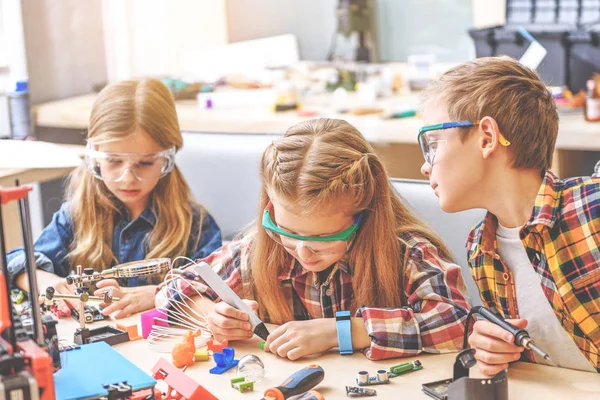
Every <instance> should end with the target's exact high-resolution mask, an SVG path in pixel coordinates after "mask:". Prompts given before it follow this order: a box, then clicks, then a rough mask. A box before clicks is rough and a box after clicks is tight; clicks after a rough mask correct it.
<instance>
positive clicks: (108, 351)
mask: <svg viewBox="0 0 600 400" xmlns="http://www.w3.org/2000/svg"><path fill="white" fill-rule="evenodd" d="M60 361H61V363H62V368H61V369H60V370H58V371H56V373H55V374H54V392H55V395H56V400H71V399H89V398H96V397H100V396H107V395H108V391H107V390H106V389H104V387H103V386H102V385H105V384H111V383H120V382H123V381H127V383H128V384H129V385H131V387H132V390H133V391H137V390H142V389H148V388H151V387H154V385H155V384H156V380H154V378H152V377H151V376H150V375H148V374H147V373H145V372H144V371H142V370H141V369H139V368H138V367H137V366H135V365H134V364H133V363H132V362H131V361H129V360H127V359H126V358H125V357H123V356H122V355H121V354H120V353H119V352H117V351H116V350H114V349H113V348H112V347H110V346H109V345H108V344H107V343H105V342H96V343H91V344H84V345H82V346H80V347H79V348H78V349H73V350H69V351H63V352H61V354H60Z"/></svg>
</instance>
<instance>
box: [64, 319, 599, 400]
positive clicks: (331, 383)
mask: <svg viewBox="0 0 600 400" xmlns="http://www.w3.org/2000/svg"><path fill="white" fill-rule="evenodd" d="M139 319H140V317H139V315H138V316H132V317H129V318H126V319H125V320H123V321H124V322H125V323H128V324H131V323H136V322H137V323H138V325H139ZM103 323H104V322H95V323H93V324H89V327H90V328H94V327H97V326H100V325H101V324H103ZM112 323H113V324H114V322H112ZM77 326H78V324H77V323H76V322H75V321H74V320H72V319H70V318H67V319H61V320H60V322H59V324H58V333H59V338H60V339H61V342H63V341H67V342H70V343H72V341H73V332H74V331H75V329H76V327H77ZM259 342H260V339H258V338H257V337H256V336H255V337H254V339H252V340H246V341H238V342H234V343H233V345H232V347H233V348H234V349H235V358H236V359H239V358H241V357H243V356H244V355H246V354H255V355H257V356H258V357H260V359H261V360H262V361H263V363H264V364H265V368H266V375H265V379H264V380H263V381H262V382H259V383H257V384H256V385H255V392H253V393H245V394H241V393H239V392H236V391H235V390H234V389H232V388H231V387H230V386H229V380H230V379H231V378H233V377H235V376H236V373H235V369H234V370H232V371H228V372H226V373H224V374H223V375H211V374H210V373H209V372H208V370H209V369H210V368H212V367H213V366H214V362H213V361H212V358H211V359H210V360H209V361H207V362H198V363H196V364H194V365H193V366H192V367H190V368H188V369H187V370H186V371H185V373H186V374H187V375H189V376H190V377H192V378H194V379H195V380H196V381H197V382H199V383H200V384H201V385H202V386H204V387H205V388H206V389H207V390H209V391H210V392H211V393H212V394H214V395H215V396H216V397H218V398H219V399H259V398H261V397H262V394H263V392H264V391H265V389H267V388H269V387H272V386H277V385H279V384H281V383H282V382H283V381H284V380H285V378H286V377H287V376H289V375H290V374H292V373H293V372H294V371H296V370H299V369H301V368H303V367H305V366H306V365H308V364H318V365H320V366H321V367H322V368H323V369H324V371H325V379H324V380H323V382H322V383H321V384H319V385H318V386H317V388H316V389H318V391H319V392H320V393H321V394H322V395H323V396H324V397H325V399H327V400H335V399H347V397H346V392H345V386H346V385H348V386H356V381H355V379H356V375H357V372H358V371H361V370H364V371H368V372H369V373H370V374H371V376H374V375H375V372H376V371H377V370H378V369H388V368H389V367H391V366H393V365H396V364H399V363H402V362H405V361H411V360H415V359H418V360H420V361H421V362H422V364H423V367H424V368H423V369H422V370H420V371H416V372H412V373H410V374H407V375H404V376H399V377H397V378H393V379H392V380H391V383H390V384H389V385H376V386H369V388H372V389H375V390H377V396H378V397H377V398H378V399H429V397H427V396H426V395H425V394H423V393H422V392H421V385H422V384H423V383H426V382H433V381H438V380H442V379H446V378H451V377H452V366H453V364H454V360H455V357H456V353H451V354H443V355H433V354H421V355H419V356H417V357H412V358H408V359H392V360H385V361H369V360H368V359H367V358H366V357H365V356H364V355H362V354H360V353H358V354H356V353H355V354H354V355H351V356H340V355H339V354H338V353H337V352H336V351H331V352H328V353H326V354H324V355H321V356H318V357H314V358H309V359H301V360H297V361H289V360H285V359H281V358H280V357H278V356H275V355H273V354H271V353H266V352H263V351H262V350H260V348H259ZM115 349H116V350H117V351H119V352H120V353H121V354H122V355H124V356H125V357H126V358H127V359H129V360H130V361H132V362H133V363H134V364H136V365H137V366H138V367H140V368H141V369H142V370H144V371H146V372H149V371H150V369H151V368H152V366H153V365H154V364H155V363H156V361H157V360H158V359H159V358H160V357H163V358H165V359H166V360H168V361H170V360H171V355H170V354H169V353H163V354H160V353H156V352H154V351H152V350H150V349H149V348H148V346H147V344H146V341H145V340H138V341H135V342H126V343H122V344H119V345H116V346H115ZM90 362H93V360H90ZM82 379H85V377H82ZM508 388H509V398H511V399H544V400H553V399H557V400H559V399H560V400H564V399H579V400H585V399H598V398H600V374H596V373H590V372H581V371H574V370H568V369H562V368H554V367H547V366H541V365H537V364H531V363H525V362H517V363H513V364H511V366H510V368H509V378H508Z"/></svg>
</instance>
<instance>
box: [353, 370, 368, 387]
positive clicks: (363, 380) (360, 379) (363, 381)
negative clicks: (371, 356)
mask: <svg viewBox="0 0 600 400" xmlns="http://www.w3.org/2000/svg"><path fill="white" fill-rule="evenodd" d="M356 383H357V384H359V385H368V384H369V373H368V372H367V371H358V376H357V377H356Z"/></svg>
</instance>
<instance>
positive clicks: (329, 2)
mask: <svg viewBox="0 0 600 400" xmlns="http://www.w3.org/2000/svg"><path fill="white" fill-rule="evenodd" d="M337 3H338V0H251V1H248V0H227V29H228V32H229V40H230V42H239V41H243V40H251V39H259V38H263V37H267V36H275V35H281V34H286V33H292V34H295V35H296V36H297V37H298V45H299V48H300V57H301V58H302V59H303V60H325V59H326V58H327V54H328V51H329V45H330V42H331V38H332V36H333V32H334V31H335V29H336V6H337Z"/></svg>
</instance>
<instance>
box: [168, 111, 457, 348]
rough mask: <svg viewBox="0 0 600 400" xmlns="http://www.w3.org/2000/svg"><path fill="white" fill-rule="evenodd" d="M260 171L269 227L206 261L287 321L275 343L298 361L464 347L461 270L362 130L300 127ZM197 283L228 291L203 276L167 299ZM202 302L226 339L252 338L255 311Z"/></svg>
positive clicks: (317, 123) (272, 149)
mask: <svg viewBox="0 0 600 400" xmlns="http://www.w3.org/2000/svg"><path fill="white" fill-rule="evenodd" d="M260 174H261V181H262V190H261V196H260V206H261V208H260V214H259V218H258V221H257V224H256V225H254V226H252V227H250V228H249V229H248V230H247V231H246V232H245V233H244V235H243V237H242V238H241V239H240V240H237V241H234V242H232V243H230V244H228V245H226V246H224V247H223V248H222V249H221V250H220V251H218V252H216V253H213V255H211V256H209V257H208V258H207V259H206V260H205V261H206V262H207V263H209V264H210V265H211V266H212V267H213V268H214V269H215V270H217V272H218V273H219V274H220V276H221V277H222V278H223V279H224V280H225V281H226V282H227V284H228V285H229V286H230V287H231V288H232V289H233V290H234V291H235V292H236V293H237V294H238V295H239V296H240V297H241V298H243V299H247V301H248V302H249V305H250V306H251V307H253V308H254V309H255V310H257V311H258V313H259V316H260V318H261V319H262V320H263V321H265V322H271V323H275V324H280V325H281V326H280V327H278V328H277V329H275V330H272V331H271V334H270V336H269V337H268V340H267V342H266V344H265V350H267V351H270V352H273V353H275V354H278V355H279V356H281V357H285V358H288V359H291V360H295V359H298V358H301V357H304V356H309V355H312V354H317V353H321V352H324V351H328V350H329V349H331V348H334V347H338V348H339V350H340V353H341V354H352V352H353V350H354V349H360V350H363V351H364V353H365V355H366V356H367V357H369V358H371V359H383V358H392V357H403V356H411V355H416V354H419V353H420V352H422V351H426V352H430V353H441V352H449V351H457V350H459V349H460V348H461V346H462V342H461V335H462V334H463V333H464V321H465V317H466V313H465V309H464V308H461V306H462V307H468V304H467V300H466V296H465V293H466V289H465V284H464V280H463V278H462V275H461V270H460V267H458V266H457V265H456V264H454V263H452V262H451V261H450V256H449V252H448V250H447V249H446V247H445V246H444V245H443V243H442V242H441V241H440V239H439V238H438V237H437V236H436V235H435V234H434V233H433V232H431V231H430V230H428V229H427V228H426V227H425V226H424V225H423V224H422V223H421V222H420V221H418V220H417V218H416V217H415V216H414V215H413V214H412V213H411V211H410V210H409V209H408V208H407V207H406V206H405V205H404V204H403V203H402V202H401V201H400V199H399V197H397V195H396V193H395V192H394V190H393V189H392V186H391V184H390V182H389V180H388V176H387V174H386V171H385V169H384V167H383V165H382V164H381V161H380V160H379V159H378V158H377V156H376V155H374V154H373V149H372V148H371V146H370V145H369V144H368V143H367V142H366V140H365V139H364V138H363V137H362V135H361V134H360V133H359V132H358V131H357V130H356V129H355V128H354V127H352V126H351V125H350V124H348V123H347V122H345V121H342V120H333V119H319V120H311V121H306V122H303V123H300V124H298V125H295V126H293V127H291V128H290V129H289V130H288V131H287V132H286V134H285V135H284V137H283V138H281V139H279V140H276V141H275V142H274V143H273V144H272V145H271V146H269V147H268V148H267V149H266V150H265V152H264V154H263V157H262V162H261V167H260ZM166 279H167V281H168V280H169V279H170V276H167V278H166ZM190 284H193V285H194V286H195V287H197V288H198V289H199V290H200V291H201V292H202V293H205V294H206V295H207V296H208V297H210V299H211V300H216V296H215V294H214V292H212V291H211V290H208V289H207V288H206V286H205V285H202V284H201V283H200V282H187V281H184V280H182V279H174V280H172V281H171V282H170V283H169V284H168V285H167V286H166V287H165V288H163V290H162V291H160V292H159V293H158V294H157V305H160V306H168V304H169V301H170V300H171V299H172V298H176V299H177V297H179V296H178V294H179V293H181V292H183V293H185V294H186V295H188V296H191V295H192V294H193V293H194V290H193V288H191V287H190ZM196 299H198V298H197V297H196ZM253 300H256V301H253ZM457 305H458V306H457ZM194 307H195V308H200V309H202V310H203V311H207V310H209V309H210V310H211V311H212V312H210V313H209V316H208V322H209V327H210V330H211V332H212V333H213V335H214V336H215V338H216V339H217V340H222V339H228V340H239V339H248V338H250V337H252V329H251V325H250V323H249V320H248V315H247V314H246V313H243V312H241V311H238V310H236V309H234V308H232V307H230V306H229V305H227V304H225V303H223V302H220V303H217V304H216V305H214V304H213V303H212V302H203V301H202V300H196V302H195V305H194ZM205 307H206V308H205Z"/></svg>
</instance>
